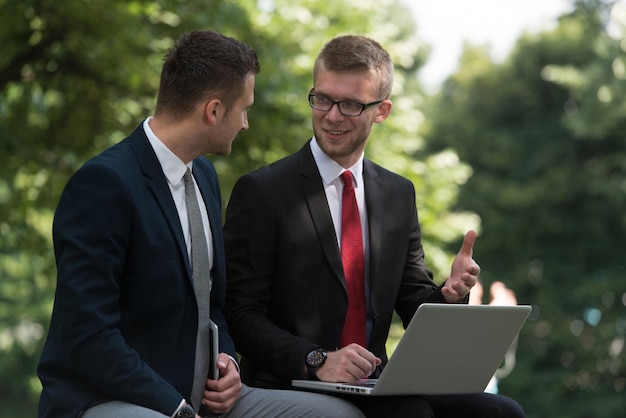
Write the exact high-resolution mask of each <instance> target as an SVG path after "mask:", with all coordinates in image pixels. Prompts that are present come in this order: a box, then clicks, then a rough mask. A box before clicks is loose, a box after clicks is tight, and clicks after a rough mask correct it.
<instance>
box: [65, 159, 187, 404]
mask: <svg viewBox="0 0 626 418" xmlns="http://www.w3.org/2000/svg"><path fill="white" fill-rule="evenodd" d="M133 210H134V209H133V206H132V204H131V199H130V197H129V190H128V188H127V187H126V186H125V182H124V179H122V178H121V176H120V175H119V173H117V172H115V171H113V170H111V169H108V168H107V167H105V166H103V165H99V164H89V165H86V166H84V167H83V168H82V169H81V170H79V171H78V172H77V173H76V174H75V175H74V176H73V177H72V178H71V179H70V181H69V182H68V185H67V186H66V189H65V190H64V192H63V194H62V196H61V200H60V203H59V206H58V208H57V211H56V214H55V220H54V225H53V237H54V245H55V254H56V259H57V267H58V283H57V293H56V301H55V310H54V313H53V315H54V316H55V317H56V318H55V319H56V320H57V321H58V324H60V325H59V326H58V327H57V328H56V329H55V331H56V332H58V336H57V337H58V339H59V340H60V344H61V353H62V354H61V356H62V361H63V363H64V364H65V365H66V366H67V367H69V368H71V369H72V370H74V371H75V372H76V373H78V374H79V375H81V376H82V377H83V378H84V379H85V380H86V381H87V382H89V385H92V386H93V389H94V390H95V391H97V392H98V393H101V394H103V396H105V397H108V398H110V399H119V400H125V401H128V402H131V403H135V404H139V405H143V406H146V407H148V408H151V409H154V410H157V411H160V412H162V413H164V414H166V415H170V414H172V413H173V411H174V410H175V409H176V408H177V406H178V404H179V403H180V401H181V399H182V397H181V395H180V394H179V393H178V392H177V391H176V390H175V389H174V388H173V387H172V386H171V385H170V384H169V383H168V382H167V381H166V380H164V379H163V378H161V377H160V376H159V375H158V374H157V373H155V372H154V371H153V370H152V369H151V368H150V367H149V366H148V365H147V364H146V363H145V362H144V361H143V360H142V358H141V357H140V356H139V354H138V353H137V352H136V351H135V350H134V349H133V348H132V347H131V346H129V345H128V344H127V342H126V341H125V339H124V337H123V336H122V334H121V332H120V328H119V327H120V321H121V314H120V309H121V308H120V305H121V301H120V298H121V295H122V293H121V291H120V289H121V287H123V286H127V285H128V283H124V282H123V278H122V276H123V272H124V269H125V262H126V257H127V249H128V247H129V242H128V241H129V240H130V238H129V237H131V229H132V228H133V225H132V221H131V219H132V211H133Z"/></svg>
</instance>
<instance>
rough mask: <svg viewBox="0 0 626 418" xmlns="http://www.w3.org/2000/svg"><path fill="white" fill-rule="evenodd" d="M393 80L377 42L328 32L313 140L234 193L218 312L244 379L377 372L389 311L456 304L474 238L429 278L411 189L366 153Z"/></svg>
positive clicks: (319, 64)
mask: <svg viewBox="0 0 626 418" xmlns="http://www.w3.org/2000/svg"><path fill="white" fill-rule="evenodd" d="M392 84H393V64H392V62H391V59H390V57H389V55H388V54H387V52H386V51H385V50H384V49H383V48H382V47H381V46H380V45H379V44H378V43H377V42H376V41H374V40H371V39H369V38H366V37H362V36H341V37H337V38H335V39H333V40H331V41H330V42H329V43H328V44H326V45H325V47H324V48H323V49H322V51H321V52H320V54H319V55H318V57H317V59H316V61H315V66H314V68H313V88H312V89H311V91H310V92H309V104H310V106H311V108H312V122H313V133H314V137H313V138H312V139H311V140H310V141H308V142H307V143H306V145H305V146H304V147H303V148H302V149H301V150H300V151H298V152H297V153H295V154H293V155H291V156H288V157H286V158H284V159H282V160H280V161H277V162H275V163H273V164H271V165H269V166H266V167H263V168H260V169H258V170H256V171H253V172H251V173H249V174H247V175H244V176H243V177H242V178H240V179H239V180H238V182H237V183H236V185H235V187H234V189H233V192H232V196H231V198H230V202H229V204H228V208H227V212H226V221H225V225H224V239H225V250H226V257H227V261H226V264H227V277H228V288H227V303H226V306H227V312H226V314H227V320H228V323H229V326H230V330H231V333H232V336H233V338H234V340H235V343H236V345H237V349H238V352H239V353H240V354H241V355H242V362H241V367H242V376H243V380H244V382H246V383H247V384H249V385H251V386H258V387H266V388H289V385H290V382H291V380H292V379H302V378H309V379H319V380H322V381H328V382H354V381H357V380H359V379H362V378H365V377H368V376H371V377H378V375H379V374H380V372H381V370H382V368H383V367H384V366H385V364H386V362H387V355H386V352H385V342H386V339H387V336H388V333H389V328H390V325H391V322H392V316H393V311H394V309H395V311H396V312H397V314H398V315H399V317H400V318H401V319H402V321H403V324H404V325H405V326H406V325H408V323H409V321H410V320H411V318H412V316H413V313H414V312H415V311H416V309H417V307H418V306H419V305H420V304H421V303H423V302H440V303H467V301H468V296H469V292H470V289H471V287H472V286H473V285H474V284H475V283H476V279H477V276H478V274H479V272H480V267H479V266H478V264H476V262H474V260H473V259H472V248H473V244H474V241H475V239H476V232H474V231H470V232H468V233H467V235H466V237H465V239H464V242H463V246H462V248H461V250H460V252H459V253H458V255H457V256H456V258H455V260H454V262H453V264H452V269H451V274H450V276H449V277H448V278H447V280H446V281H445V282H444V284H443V285H441V286H439V287H438V286H436V285H435V283H434V282H433V280H432V273H431V272H430V271H429V270H428V269H427V268H426V266H425V264H424V251H423V248H422V245H421V239H420V228H419V224H418V217H417V210H416V206H415V190H414V187H413V185H412V183H411V182H410V181H409V180H407V179H405V178H403V177H401V176H399V175H397V174H394V173H392V172H390V171H388V170H386V169H384V168H382V167H380V166H378V165H376V164H374V163H373V162H371V161H369V160H367V159H365V158H364V150H365V146H366V144H367V141H368V138H369V135H370V131H371V128H372V126H373V124H374V123H381V122H383V121H384V120H385V119H386V118H387V117H388V116H389V114H390V112H391V108H392V102H391V100H389V97H390V95H391V90H392ZM424 338H428V336H427V335H425V336H424ZM459 356H463V348H462V347H459ZM426 360H427V359H426ZM467 361H472V359H471V358H468V359H467ZM327 396H331V395H327ZM344 397H345V398H346V399H348V400H350V401H351V402H352V403H354V404H355V405H356V406H358V407H359V408H360V409H361V410H362V411H363V412H364V413H365V414H366V415H367V416H368V417H385V418H388V417H402V418H405V417H455V418H457V417H461V416H463V417H507V418H516V417H523V416H524V412H523V410H522V408H521V407H520V406H519V405H518V404H517V403H516V402H515V401H513V400H512V399H510V398H506V397H503V396H498V395H492V394H476V395H462V396H460V395H455V396H424V397H421V396H403V397H361V396H358V395H344Z"/></svg>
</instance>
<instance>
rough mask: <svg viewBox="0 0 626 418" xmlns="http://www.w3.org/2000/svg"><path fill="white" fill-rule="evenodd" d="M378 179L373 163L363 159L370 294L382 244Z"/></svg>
mask: <svg viewBox="0 0 626 418" xmlns="http://www.w3.org/2000/svg"><path fill="white" fill-rule="evenodd" d="M379 180H380V179H379V177H378V173H377V172H376V170H375V166H374V164H373V163H372V162H371V161H369V160H363V184H364V185H365V205H366V206H367V214H368V215H367V218H368V228H369V269H370V273H369V277H370V286H371V289H372V292H371V293H372V294H375V293H376V292H375V291H374V288H375V286H376V285H377V282H376V278H377V277H378V270H379V266H380V255H381V253H382V245H383V242H382V238H383V231H382V229H383V219H384V213H383V211H384V199H383V198H382V190H383V189H382V187H383V186H382V185H381V184H380V182H379Z"/></svg>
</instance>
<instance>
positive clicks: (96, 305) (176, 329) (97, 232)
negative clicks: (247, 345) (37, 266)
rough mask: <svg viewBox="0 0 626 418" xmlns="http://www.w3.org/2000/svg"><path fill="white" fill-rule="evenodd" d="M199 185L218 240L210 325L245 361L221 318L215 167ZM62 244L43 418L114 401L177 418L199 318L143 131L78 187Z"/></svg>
mask: <svg viewBox="0 0 626 418" xmlns="http://www.w3.org/2000/svg"><path fill="white" fill-rule="evenodd" d="M193 174H194V176H195V178H196V182H197V184H198V188H199V190H200V192H201V194H202V197H203V199H204V202H205V204H206V207H207V211H208V215H209V220H210V223H211V226H212V233H213V248H214V260H213V271H212V274H213V289H212V291H211V295H210V298H211V318H212V319H213V321H214V322H216V323H217V324H218V326H219V327H220V346H221V347H220V351H221V352H226V353H228V354H230V355H232V356H235V349H234V345H233V342H232V340H231V338H230V336H229V335H228V329H227V326H226V321H225V319H224V315H223V313H222V309H223V306H224V298H225V286H226V284H225V263H224V248H223V240H222V230H221V224H222V219H221V198H220V190H219V185H218V181H217V175H216V172H215V169H214V167H213V165H212V164H211V163H210V162H209V161H208V160H207V159H206V158H204V157H201V158H198V159H196V160H195V161H194V164H193ZM53 238H54V250H55V256H56V262H57V268H58V282H57V289H56V295H55V304H54V308H53V313H52V319H51V324H50V330H49V334H48V337H47V341H46V343H45V346H44V349H43V353H42V356H41V360H40V364H39V367H38V375H39V378H40V379H41V382H42V384H43V391H42V394H41V399H40V404H39V416H40V417H77V416H78V415H79V414H80V412H81V411H83V410H85V409H86V408H88V407H90V406H93V405H95V404H98V403H101V402H105V401H108V400H121V401H126V402H130V403H133V404H138V405H143V406H145V407H148V408H151V409H154V410H156V411H160V412H162V413H164V414H165V415H171V414H172V413H173V412H174V411H175V410H176V408H177V407H178V405H179V403H180V401H181V399H182V398H186V399H189V395H190V393H191V386H192V381H193V368H194V356H195V347H196V330H197V324H198V318H197V315H198V312H197V304H196V298H195V294H194V290H193V283H192V278H191V273H190V266H189V260H188V256H187V249H186V246H185V242H184V237H183V233H182V229H181V226H180V220H179V217H178V212H177V211H176V207H175V205H174V201H173V199H172V195H171V192H170V189H169V187H168V184H167V180H166V178H165V175H164V174H163V171H162V169H161V166H160V164H159V161H158V159H157V157H156V154H155V153H154V151H153V149H152V147H151V146H150V143H149V141H148V138H147V137H146V135H145V132H144V130H143V128H142V126H141V125H140V126H139V127H138V128H137V129H136V130H135V131H134V132H133V133H132V134H131V135H130V136H129V137H128V138H126V139H125V140H123V141H122V142H120V143H119V144H117V145H115V146H113V147H111V148H110V149H108V150H106V151H105V152H103V153H102V154H100V155H98V156H96V157H95V158H93V159H91V160H90V161H88V162H87V163H86V164H84V165H83V166H82V167H81V168H80V169H79V170H78V171H77V172H76V173H75V174H74V175H73V176H72V178H71V179H70V180H69V182H68V184H67V186H66V188H65V190H64V191H63V194H62V196H61V199H60V202H59V205H58V207H57V211H56V213H55V218H54V225H53ZM206 273H207V274H209V272H206ZM207 297H209V295H207ZM207 344H208V342H207Z"/></svg>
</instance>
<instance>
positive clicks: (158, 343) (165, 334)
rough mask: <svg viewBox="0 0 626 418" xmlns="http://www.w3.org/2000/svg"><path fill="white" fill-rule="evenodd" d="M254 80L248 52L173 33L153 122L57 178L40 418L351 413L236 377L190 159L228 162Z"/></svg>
mask: <svg viewBox="0 0 626 418" xmlns="http://www.w3.org/2000/svg"><path fill="white" fill-rule="evenodd" d="M258 71H259V62H258V60H257V56H256V53H255V52H254V51H253V50H252V48H250V47H249V46H247V45H245V44H243V43H241V42H239V41H237V40H235V39H232V38H228V37H225V36H223V35H220V34H218V33H215V32H212V31H193V32H190V33H186V34H184V35H182V36H181V37H180V39H179V40H178V41H177V42H176V45H175V46H174V47H173V48H172V49H171V50H170V51H169V53H168V55H167V57H166V60H165V63H164V65H163V70H162V74H161V84H160V88H159V93H158V97H157V106H156V111H155V114H154V117H149V118H147V119H146V120H145V121H144V122H143V123H142V124H141V125H140V126H138V127H137V129H135V131H134V132H133V133H131V134H130V136H128V137H127V138H126V139H124V140H123V141H121V142H120V143H118V144H117V145H115V146H113V147H111V148H109V149H108V150H106V151H104V152H103V153H101V154H100V155H98V156H96V157H94V158H93V159H91V160H90V161H88V162H86V163H85V164H84V165H83V166H82V167H81V168H80V169H79V170H78V171H77V172H76V173H75V174H74V175H73V176H72V177H71V178H70V180H69V182H68V183H67V185H66V187H65V190H64V191H63V194H62V196H61V199H60V202H59V205H58V207H57V210H56V213H55V218H54V225H53V239H54V250H55V256H56V262H57V267H58V278H57V288H56V294H55V304H54V308H53V312H52V319H51V324H50V330H49V333H48V337H47V341H46V343H45V346H44V349H43V353H42V356H41V360H40V363H39V367H38V375H39V378H40V379H41V382H42V384H43V391H42V394H41V398H40V404H39V417H42V418H43V417H48V418H50V417H59V418H68V417H79V416H80V417H82V418H113V417H133V418H163V417H191V418H193V417H198V416H210V415H213V414H219V415H220V416H225V417H251V416H255V417H284V416H309V417H319V416H327V417H332V416H336V414H337V413H339V414H341V415H344V416H350V417H359V416H362V414H361V413H360V411H359V410H358V409H357V408H355V407H354V406H353V405H351V404H349V403H347V402H343V401H340V400H336V399H330V400H328V399H327V398H326V397H323V396H322V395H312V394H304V393H297V392H291V391H269V390H259V389H253V388H249V387H247V386H245V385H243V384H242V382H241V379H240V376H239V370H238V364H237V363H236V360H235V356H236V353H235V347H234V344H233V341H232V339H231V337H230V335H229V333H228V327H227V325H226V320H225V318H224V313H223V309H224V298H225V291H226V290H225V289H226V278H225V274H226V271H225V261H224V259H225V257H224V248H223V240H222V228H221V226H222V219H221V197H220V189H219V184H218V180H217V175H216V172H215V169H214V167H213V165H212V164H211V162H209V160H208V159H207V158H206V157H204V156H203V154H206V153H209V154H217V155H228V154H229V153H230V151H231V145H232V142H233V140H234V138H235V136H236V135H237V133H238V132H239V131H242V130H246V129H248V118H247V111H248V109H249V108H250V106H252V103H253V101H254V84H255V76H256V74H257V73H258ZM213 325H217V328H218V330H219V331H218V334H219V349H218V350H217V351H218V352H216V353H212V352H211V344H210V341H211V336H214V335H215V334H211V327H212V326H213ZM211 358H216V359H217V361H215V362H212V361H210V359H211ZM212 363H213V364H212ZM216 369H217V370H216Z"/></svg>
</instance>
